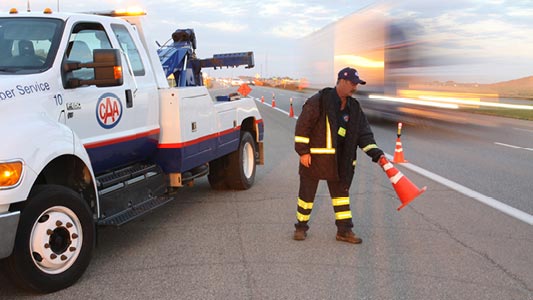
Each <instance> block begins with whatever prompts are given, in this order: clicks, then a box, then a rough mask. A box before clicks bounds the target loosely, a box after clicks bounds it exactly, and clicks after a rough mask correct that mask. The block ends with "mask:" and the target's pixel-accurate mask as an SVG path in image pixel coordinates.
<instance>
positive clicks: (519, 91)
mask: <svg viewBox="0 0 533 300" xmlns="http://www.w3.org/2000/svg"><path fill="white" fill-rule="evenodd" d="M480 86H484V87H486V88H488V89H491V90H495V91H496V92H497V93H498V94H500V97H513V98H514V97H518V98H528V99H533V76H528V77H524V78H519V79H513V80H509V81H502V82H497V83H493V84H483V85H480Z"/></svg>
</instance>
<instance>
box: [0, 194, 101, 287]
mask: <svg viewBox="0 0 533 300" xmlns="http://www.w3.org/2000/svg"><path fill="white" fill-rule="evenodd" d="M27 201H28V202H27V205H26V206H25V207H24V209H23V210H22V212H21V216H20V221H19V227H18V230H17V236H16V238H15V247H14V249H13V253H12V254H11V256H10V257H8V258H7V260H6V267H7V268H6V269H7V271H8V273H9V277H10V278H11V279H12V280H13V281H14V282H15V283H16V284H18V285H19V286H21V287H22V288H25V289H29V290H33V291H36V292H41V293H49V292H54V291H57V290H60V289H63V288H66V287H68V286H70V285H72V284H74V283H75V282H76V281H77V280H78V279H79V278H80V277H81V276H82V274H83V273H84V271H85V269H86V268H87V266H88V265H89V262H90V260H91V255H92V251H93V249H94V246H95V223H94V221H93V218H92V213H91V211H90V209H89V207H88V205H87V203H85V202H84V201H83V200H82V198H81V196H80V195H78V194H76V193H75V192H74V191H73V190H71V189H69V188H67V187H64V186H59V185H41V186H37V187H35V189H34V190H33V191H32V193H31V194H30V197H29V199H28V200H27Z"/></svg>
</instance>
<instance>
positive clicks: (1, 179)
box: [0, 161, 23, 188]
mask: <svg viewBox="0 0 533 300" xmlns="http://www.w3.org/2000/svg"><path fill="white" fill-rule="evenodd" d="M22 166H23V164H22V162H20V161H12V162H0V188H7V187H13V186H15V185H17V184H18V183H19V181H20V179H21V178H22Z"/></svg>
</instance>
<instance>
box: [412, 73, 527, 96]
mask: <svg viewBox="0 0 533 300" xmlns="http://www.w3.org/2000/svg"><path fill="white" fill-rule="evenodd" d="M409 86H410V88H412V89H417V88H418V89H424V88H429V89H432V90H435V91H447V92H459V93H461V92H462V93H479V94H487V95H490V94H495V95H498V96H499V97H500V98H521V99H529V100H533V76H528V77H524V78H519V79H513V80H509V81H502V82H497V83H491V84H481V83H460V82H455V81H446V82H441V81H433V82H427V83H421V84H410V85H409Z"/></svg>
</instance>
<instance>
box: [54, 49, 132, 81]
mask: <svg viewBox="0 0 533 300" xmlns="http://www.w3.org/2000/svg"><path fill="white" fill-rule="evenodd" d="M63 68H64V70H65V71H66V72H71V71H73V70H79V69H82V68H87V69H94V79H90V80H84V79H79V78H70V79H68V86H69V87H70V88H75V87H79V86H82V85H96V86H97V87H106V86H119V85H122V84H123V83H124V77H123V74H122V63H121V59H120V50H118V49H95V50H94V51H93V62H91V63H80V62H77V61H66V62H65V64H64V66H63Z"/></svg>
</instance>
